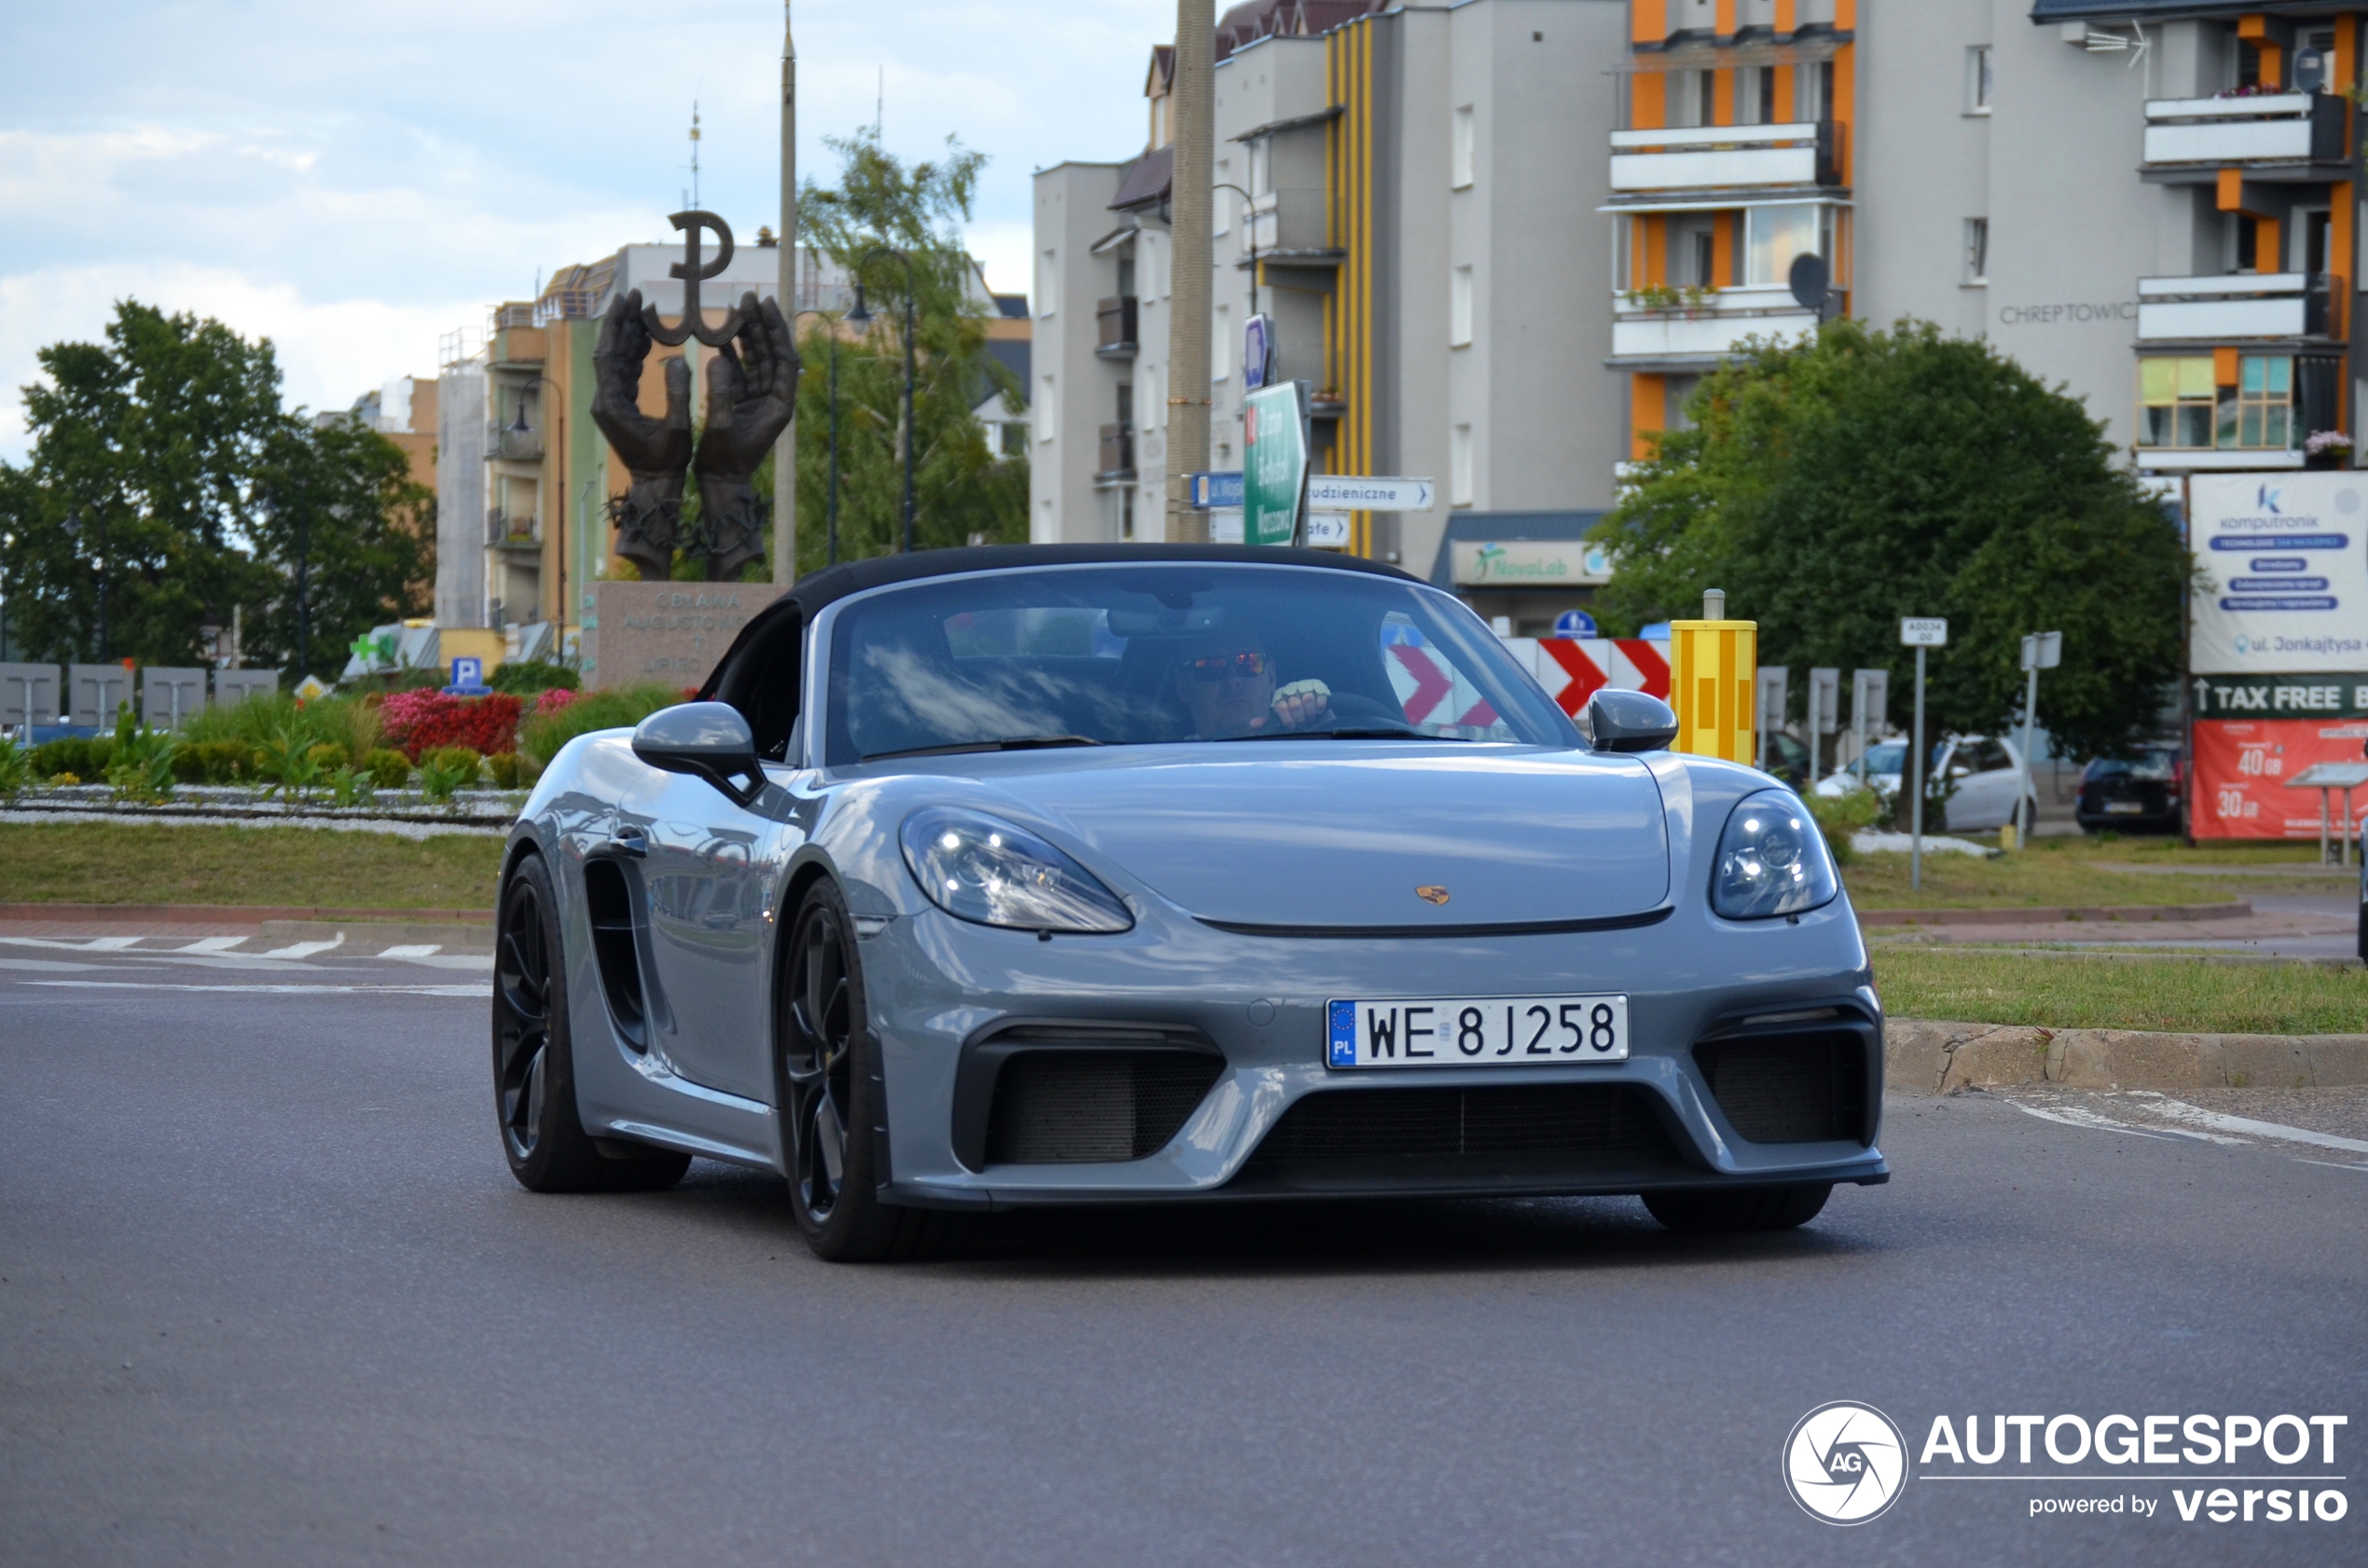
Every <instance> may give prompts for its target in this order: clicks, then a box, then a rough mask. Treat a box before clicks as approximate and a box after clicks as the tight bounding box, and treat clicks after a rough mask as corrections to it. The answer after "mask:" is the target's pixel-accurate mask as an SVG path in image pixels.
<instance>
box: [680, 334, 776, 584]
mask: <svg viewBox="0 0 2368 1568" xmlns="http://www.w3.org/2000/svg"><path fill="white" fill-rule="evenodd" d="M736 314H737V317H738V319H739V322H740V329H739V335H738V337H737V338H736V339H735V340H734V341H733V342H732V343H727V344H725V345H724V347H723V349H722V350H721V351H719V352H718V353H717V354H716V356H715V360H714V363H713V364H712V365H711V366H710V367H709V374H708V389H707V429H706V430H705V431H703V432H702V433H700V435H699V452H698V458H697V460H696V461H697V467H698V471H699V517H700V531H701V532H702V533H703V534H704V535H705V536H706V537H705V539H704V541H703V543H704V545H705V552H704V553H705V554H706V556H707V574H708V580H709V581H710V582H717V583H725V582H730V581H732V580H733V579H735V578H737V577H738V576H739V574H740V569H741V568H742V567H744V566H746V565H747V564H748V563H749V562H750V561H752V560H755V559H756V558H757V557H760V556H762V555H764V508H763V507H762V506H761V505H760V504H759V502H758V500H757V496H756V491H755V488H754V487H753V486H752V485H751V484H750V478H751V476H752V475H755V473H756V469H757V465H758V464H759V463H761V462H763V461H764V457H765V454H766V453H768V452H770V451H771V450H772V449H773V443H774V442H775V441H776V440H778V438H779V437H780V434H781V432H782V431H783V430H785V429H787V428H788V426H789V423H790V420H791V418H792V416H793V415H794V414H795V413H796V412H797V378H798V353H797V342H796V339H795V338H794V337H792V335H791V333H790V323H789V322H788V321H787V320H785V319H784V318H783V317H782V315H781V307H780V306H779V305H778V303H776V302H775V301H773V300H770V299H768V300H765V301H764V302H763V303H762V304H760V303H759V302H758V300H757V297H756V294H755V291H753V290H750V292H749V293H746V294H743V295H742V296H740V305H739V309H738V310H737V312H736Z"/></svg>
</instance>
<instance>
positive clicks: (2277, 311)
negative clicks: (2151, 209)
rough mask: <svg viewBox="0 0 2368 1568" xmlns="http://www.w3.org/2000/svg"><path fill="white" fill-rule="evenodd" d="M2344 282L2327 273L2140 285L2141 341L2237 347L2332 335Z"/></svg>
mask: <svg viewBox="0 0 2368 1568" xmlns="http://www.w3.org/2000/svg"><path fill="white" fill-rule="evenodd" d="M2342 294H2343V286H2342V280H2340V279H2337V278H2332V277H2330V276H2329V275H2328V274H2326V273H2323V272H2232V273H2230V274H2228V275H2227V276H2225V277H2219V278H2141V279H2139V280H2138V341H2139V343H2140V344H2141V345H2144V344H2149V343H2237V342H2242V341H2244V340H2246V339H2249V338H2305V337H2316V338H2326V337H2330V336H2332V335H2333V331H2334V318H2335V314H2336V310H2335V301H2336V300H2337V299H2339V298H2340V297H2341V296H2342Z"/></svg>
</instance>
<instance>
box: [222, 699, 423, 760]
mask: <svg viewBox="0 0 2368 1568" xmlns="http://www.w3.org/2000/svg"><path fill="white" fill-rule="evenodd" d="M291 731H293V732H294V735H295V737H296V739H297V740H298V741H299V742H301V743H302V745H303V747H304V748H305V749H307V750H309V749H310V748H311V747H314V746H335V747H337V749H338V750H339V751H340V752H341V753H342V754H343V760H345V761H347V762H359V761H360V760H361V759H362V758H363V757H364V756H365V754H367V753H368V751H369V750H370V749H371V748H372V747H373V746H376V745H377V744H378V743H379V709H378V708H377V707H376V705H375V704H374V703H373V702H372V701H371V699H370V698H369V697H367V696H354V697H323V698H322V699H321V700H320V701H319V702H305V703H300V702H298V701H296V698H294V697H292V696H289V695H285V694H284V693H283V694H279V695H268V696H259V697H252V698H249V699H248V700H247V701H245V702H241V703H232V704H230V705H228V706H227V707H214V708H206V709H204V710H203V711H202V712H200V713H195V714H192V715H191V716H190V718H189V720H188V722H186V723H185V724H184V725H182V727H181V738H182V740H183V741H184V742H186V743H193V744H198V745H204V744H206V743H208V742H213V741H237V742H239V743H241V745H243V746H245V748H246V749H247V750H248V751H249V752H250V753H253V752H256V751H261V750H266V749H268V747H269V746H270V745H271V743H272V742H274V741H276V740H278V739H280V738H281V737H282V736H283V735H285V734H287V733H289V732H291Z"/></svg>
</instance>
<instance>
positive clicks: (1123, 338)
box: [1094, 294, 1136, 359]
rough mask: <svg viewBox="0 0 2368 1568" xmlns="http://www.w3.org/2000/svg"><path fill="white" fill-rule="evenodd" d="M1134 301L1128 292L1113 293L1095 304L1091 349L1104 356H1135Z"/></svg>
mask: <svg viewBox="0 0 2368 1568" xmlns="http://www.w3.org/2000/svg"><path fill="white" fill-rule="evenodd" d="M1135 318H1136V301H1135V296H1133V295H1131V294H1120V295H1112V296H1110V297H1109V298H1108V299H1105V300H1102V301H1100V302H1099V303H1097V304H1096V305H1095V307H1094V326H1095V343H1094V351H1095V353H1097V354H1099V355H1101V357H1102V358H1104V359H1133V358H1134V357H1135V349H1136V335H1135Z"/></svg>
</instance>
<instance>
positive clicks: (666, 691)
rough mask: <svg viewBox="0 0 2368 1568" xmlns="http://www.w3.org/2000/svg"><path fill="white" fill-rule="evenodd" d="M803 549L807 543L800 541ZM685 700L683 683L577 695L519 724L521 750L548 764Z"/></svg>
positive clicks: (622, 688) (543, 764)
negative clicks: (577, 742) (572, 745)
mask: <svg viewBox="0 0 2368 1568" xmlns="http://www.w3.org/2000/svg"><path fill="white" fill-rule="evenodd" d="M799 548H800V549H801V550H803V549H804V548H805V545H804V544H803V543H801V544H800V545H799ZM681 700H682V688H681V687H680V686H658V685H641V686H620V687H618V688H617V689H615V690H613V691H607V692H593V693H590V694H588V695H585V696H582V697H579V698H577V699H576V700H575V701H573V702H571V703H570V704H568V705H567V706H566V707H565V708H560V709H558V711H557V712H555V713H539V714H535V715H533V716H532V717H530V718H529V719H528V720H527V721H526V722H524V723H522V724H520V725H519V726H518V750H520V751H522V752H524V753H525V754H526V755H527V756H529V757H530V758H532V759H533V760H534V761H535V763H537V764H538V765H540V766H544V767H548V766H549V765H550V763H551V759H552V758H554V757H556V756H558V754H559V749H560V748H561V747H563V746H565V745H566V744H567V743H568V742H569V741H571V740H573V739H574V738H575V737H576V736H580V735H589V734H590V733H591V732H592V731H594V730H615V729H627V728H630V727H631V726H633V725H635V724H638V723H640V722H641V721H642V720H644V719H646V718H648V717H649V716H650V715H651V714H653V713H655V712H656V711H657V710H658V709H659V708H671V707H673V706H674V705H675V704H676V703H678V702H681Z"/></svg>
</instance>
